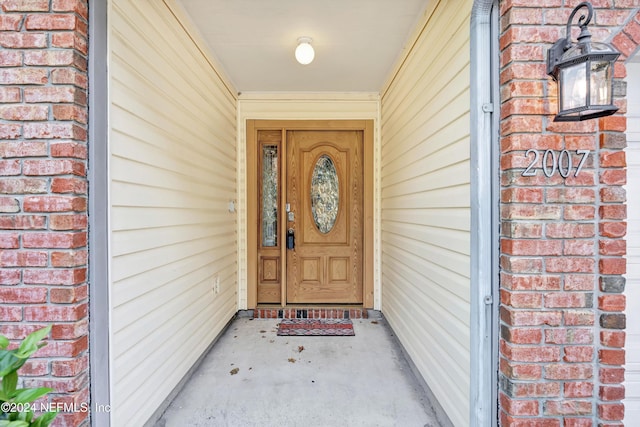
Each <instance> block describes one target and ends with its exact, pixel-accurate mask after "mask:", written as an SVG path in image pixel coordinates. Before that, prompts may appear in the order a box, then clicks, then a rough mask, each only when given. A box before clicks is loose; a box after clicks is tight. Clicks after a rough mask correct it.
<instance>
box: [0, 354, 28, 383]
mask: <svg viewBox="0 0 640 427" xmlns="http://www.w3.org/2000/svg"><path fill="white" fill-rule="evenodd" d="M24 362H25V360H23V359H18V358H17V357H16V356H15V350H0V377H3V378H4V376H5V375H7V374H8V373H9V372H12V371H17V370H18V369H20V367H21V366H22V365H24Z"/></svg>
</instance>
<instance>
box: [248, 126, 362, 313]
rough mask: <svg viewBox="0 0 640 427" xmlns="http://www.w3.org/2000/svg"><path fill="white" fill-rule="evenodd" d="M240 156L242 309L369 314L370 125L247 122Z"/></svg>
mask: <svg viewBox="0 0 640 427" xmlns="http://www.w3.org/2000/svg"><path fill="white" fill-rule="evenodd" d="M246 153H247V222H246V225H247V242H248V247H247V259H248V263H247V279H248V283H247V285H248V286H247V305H248V307H249V308H254V307H256V306H257V305H259V304H278V305H282V306H284V305H287V304H362V305H363V306H364V307H366V308H372V307H373V122H372V121H370V120H329V121H312V120H310V121H306V120H300V121H297V120H248V121H247V152H246ZM288 230H292V233H293V236H294V239H295V244H294V246H293V247H292V248H291V249H288V248H287V246H288V245H287V240H288V239H287V234H288Z"/></svg>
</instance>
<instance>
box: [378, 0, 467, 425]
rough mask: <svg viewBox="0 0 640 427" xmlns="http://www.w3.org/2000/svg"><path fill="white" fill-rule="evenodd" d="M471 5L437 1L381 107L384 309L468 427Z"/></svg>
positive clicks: (456, 419) (451, 411)
mask: <svg viewBox="0 0 640 427" xmlns="http://www.w3.org/2000/svg"><path fill="white" fill-rule="evenodd" d="M471 6H472V2H471V1H452V2H440V3H439V5H438V6H436V8H435V9H434V10H433V13H432V15H431V16H430V17H429V18H428V19H429V20H428V24H427V25H426V27H425V28H424V31H422V33H421V34H420V36H419V37H418V39H417V42H416V44H415V46H414V47H413V50H412V51H411V52H410V53H409V55H408V57H407V58H406V60H405V62H404V64H403V65H402V67H400V68H399V71H398V74H397V75H396V76H395V78H394V79H393V80H392V81H391V83H390V85H389V87H388V88H387V89H386V91H385V93H384V95H383V97H382V100H381V128H382V131H381V138H382V149H381V151H382V152H381V159H382V160H381V207H382V213H381V219H382V310H383V312H384V314H385V316H386V317H387V318H388V319H389V322H390V323H391V325H392V326H393V328H394V330H395V331H396V333H397V335H398V337H399V339H400V341H401V342H402V343H403V345H404V347H405V348H406V349H407V351H408V353H409V354H410V356H411V358H412V359H413V361H414V362H415V364H416V366H417V367H418V369H419V370H420V372H421V374H422V375H423V377H424V378H425V380H426V381H427V383H428V385H429V387H430V388H431V390H432V391H433V393H434V394H435V396H436V398H437V399H438V401H439V402H440V404H441V405H442V407H443V409H444V410H445V411H446V413H447V415H448V416H449V418H450V419H451V421H452V422H453V423H454V425H456V426H467V425H469V387H470V384H469V381H470V379H469V378H470V347H469V346H470V325H469V319H470V229H469V228H470V212H471V211H470V147H469V140H470V139H469V129H470V128H469V126H470V125H469V121H470V119H469V108H470V95H469V80H470V79H469V18H470V12H471Z"/></svg>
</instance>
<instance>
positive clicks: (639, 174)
mask: <svg viewBox="0 0 640 427" xmlns="http://www.w3.org/2000/svg"><path fill="white" fill-rule="evenodd" d="M636 57H637V58H638V59H640V54H636ZM627 76H629V77H628V86H627V96H628V98H627V101H628V114H627V144H628V148H627V165H628V170H627V199H628V200H627V204H628V215H627V216H628V218H629V228H628V233H627V234H628V235H627V239H628V242H627V285H626V286H627V287H626V294H627V365H626V369H627V370H626V373H625V389H626V399H625V401H624V406H625V420H626V422H625V425H632V424H633V423H634V422H635V421H636V420H638V419H640V62H634V63H630V64H627ZM631 420H634V421H631Z"/></svg>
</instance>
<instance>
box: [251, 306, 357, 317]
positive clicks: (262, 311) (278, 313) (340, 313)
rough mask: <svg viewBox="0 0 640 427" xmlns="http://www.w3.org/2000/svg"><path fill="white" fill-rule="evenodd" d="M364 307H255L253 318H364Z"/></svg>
mask: <svg viewBox="0 0 640 427" xmlns="http://www.w3.org/2000/svg"><path fill="white" fill-rule="evenodd" d="M367 317H368V312H367V310H366V309H364V308H353V307H349V308H344V307H326V308H325V307H322V308H317V307H313V308H299V307H288V308H256V309H254V310H253V318H254V319H366V318H367Z"/></svg>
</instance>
